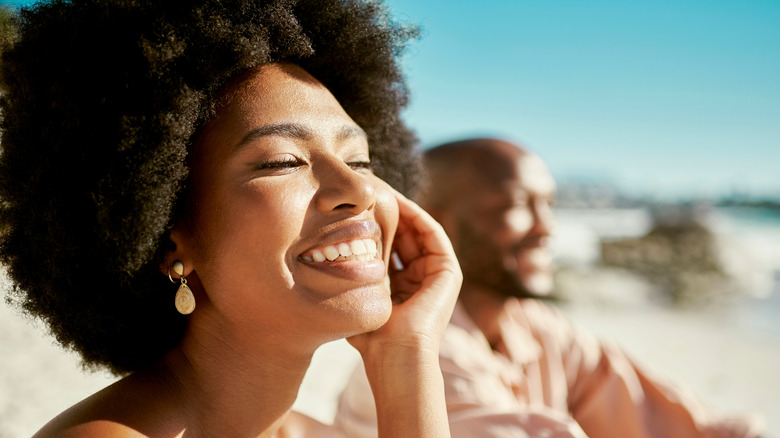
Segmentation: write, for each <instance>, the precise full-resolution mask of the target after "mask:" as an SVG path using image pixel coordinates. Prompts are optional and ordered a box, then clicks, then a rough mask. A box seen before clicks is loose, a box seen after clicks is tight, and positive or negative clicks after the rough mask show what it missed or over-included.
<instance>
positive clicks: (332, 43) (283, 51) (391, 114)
mask: <svg viewBox="0 0 780 438" xmlns="http://www.w3.org/2000/svg"><path fill="white" fill-rule="evenodd" d="M15 29H16V33H15V34H14V35H10V36H8V37H7V38H4V39H3V45H4V47H3V56H2V64H1V65H0V69H1V71H0V86H2V98H1V100H0V111H2V113H1V114H2V120H1V123H2V124H1V125H0V127H1V128H2V137H1V139H0V141H1V142H0V262H2V263H3V264H4V265H5V266H6V267H7V269H8V275H9V276H10V278H11V279H12V282H13V286H12V289H11V290H10V291H9V293H8V298H7V299H8V301H10V302H12V303H13V304H15V305H18V306H20V307H22V308H23V309H24V311H25V312H27V313H28V314H30V315H34V316H36V317H39V318H41V319H43V320H44V321H45V322H46V323H47V324H48V326H49V328H50V331H51V333H52V334H53V335H54V336H55V337H56V339H57V340H58V341H59V342H60V343H61V344H62V345H63V346H64V347H66V348H68V349H73V350H76V351H77V352H79V353H80V355H81V357H82V359H83V362H84V364H85V365H87V366H93V367H94V366H105V367H107V368H109V369H110V370H112V371H114V372H116V373H124V372H130V371H133V370H136V369H139V368H141V367H143V366H146V365H148V364H150V363H152V362H153V361H155V360H157V359H159V358H160V357H161V356H162V355H163V354H164V353H165V352H166V351H168V350H169V349H170V348H172V347H173V346H175V345H176V344H178V343H179V342H180V340H181V337H182V335H183V333H184V328H185V326H186V317H184V316H182V315H179V314H178V313H177V312H176V311H175V309H174V308H173V305H172V297H173V291H175V289H176V285H172V284H170V283H169V282H168V279H167V278H166V277H165V276H164V275H162V274H161V273H160V270H159V266H160V265H161V263H162V261H163V259H164V256H165V253H166V252H167V251H168V250H169V249H170V248H171V246H170V245H172V244H171V243H170V241H169V239H168V235H167V233H168V231H169V230H170V228H171V227H172V225H173V223H174V222H175V219H176V216H177V212H178V211H180V210H181V209H182V208H183V205H185V204H186V193H187V184H188V182H187V177H188V164H187V154H188V149H189V148H190V146H191V145H192V144H193V140H194V137H195V136H196V135H197V134H198V132H199V129H200V128H202V127H203V125H204V124H205V123H206V122H207V121H208V120H209V119H210V118H211V117H213V116H214V111H215V109H214V108H215V103H214V102H215V98H216V96H217V95H218V93H219V91H220V90H221V89H223V88H224V87H225V86H226V84H228V83H229V81H230V80H231V79H232V78H235V77H237V76H238V75H240V74H242V73H244V72H246V71H248V70H250V69H253V68H257V67H259V66H262V65H264V64H268V63H273V62H289V63H293V64H297V65H299V66H301V67H302V68H304V69H305V70H307V71H308V72H309V73H310V74H312V75H313V76H314V77H316V78H317V79H318V80H319V81H320V82H322V83H323V84H324V85H325V86H326V87H327V88H328V89H329V90H330V91H331V93H332V94H333V95H334V96H335V97H336V99H337V100H338V101H339V102H340V103H341V105H342V106H343V108H344V109H345V110H346V111H347V113H348V114H349V115H350V116H351V117H352V119H353V120H355V122H356V123H358V124H359V125H360V126H361V127H362V128H363V129H364V130H365V131H366V133H367V134H368V137H369V144H370V145H371V155H372V157H371V159H372V163H373V166H374V171H375V172H376V174H377V175H378V176H380V177H381V178H383V179H385V180H386V181H387V182H389V183H390V184H391V185H393V186H395V187H396V188H398V189H399V190H401V191H408V190H409V189H411V188H412V185H413V183H414V181H415V176H414V175H415V169H416V168H417V162H416V156H415V155H416V150H415V145H416V139H415V137H414V135H413V134H412V132H411V131H410V130H408V129H407V128H406V127H405V125H404V123H403V122H402V120H401V118H400V111H401V110H402V109H403V107H404V106H405V105H406V103H407V89H406V86H405V83H404V80H403V76H402V74H401V72H400V68H399V65H398V64H399V63H398V58H399V56H400V55H401V53H402V52H403V50H404V48H405V45H406V44H407V43H408V42H409V41H410V39H413V38H415V37H416V35H417V30H416V28H414V27H413V26H409V25H405V24H401V23H397V22H394V21H393V20H391V18H390V17H389V14H388V12H387V10H386V9H385V8H384V7H383V6H382V5H381V4H380V3H378V2H376V1H358V0H300V1H292V0H267V1H263V0H189V1H186V2H182V1H173V0H172V1H155V0H71V1H65V0H55V1H51V2H45V3H43V2H42V3H37V4H36V5H34V6H33V7H30V8H22V9H21V10H20V11H19V12H18V16H17V18H16V23H15Z"/></svg>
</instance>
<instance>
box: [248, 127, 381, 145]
mask: <svg viewBox="0 0 780 438" xmlns="http://www.w3.org/2000/svg"><path fill="white" fill-rule="evenodd" d="M272 135H279V136H282V137H289V138H297V139H301V140H309V139H311V138H312V137H314V130H312V129H311V128H310V127H308V126H305V125H301V124H298V123H273V124H270V125H263V126H258V127H257V128H254V129H252V130H251V131H249V132H248V133H247V134H246V135H245V136H244V138H242V139H241V141H240V142H238V144H236V146H235V147H234V148H233V152H238V151H239V150H241V149H242V148H243V147H244V146H246V145H248V144H251V143H252V142H254V141H255V140H257V139H259V138H262V137H268V136H272ZM354 137H365V138H367V137H368V135H367V134H366V132H365V131H364V130H363V128H361V127H359V126H357V125H343V126H341V127H340V128H339V129H338V130H337V131H336V138H337V139H338V140H346V139H349V138H354Z"/></svg>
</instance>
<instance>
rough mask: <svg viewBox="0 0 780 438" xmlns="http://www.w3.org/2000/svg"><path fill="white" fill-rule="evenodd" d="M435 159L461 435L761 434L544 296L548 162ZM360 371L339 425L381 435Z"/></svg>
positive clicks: (450, 390) (446, 152) (431, 182)
mask: <svg viewBox="0 0 780 438" xmlns="http://www.w3.org/2000/svg"><path fill="white" fill-rule="evenodd" d="M424 162H425V167H426V169H427V171H428V181H427V184H426V185H425V186H424V187H423V189H422V191H421V193H420V194H419V195H418V201H419V203H420V205H422V206H423V207H424V208H426V209H427V210H428V211H429V212H430V213H431V214H432V215H433V217H434V218H436V219H437V220H438V221H439V222H440V223H441V224H442V226H443V227H444V229H445V231H447V233H448V235H449V236H450V238H451V240H452V243H453V246H454V248H455V252H456V254H457V256H458V258H459V260H460V263H461V267H462V270H463V277H464V279H463V286H462V289H461V293H460V297H459V302H458V305H457V307H456V309H455V313H454V314H453V317H452V320H451V322H450V326H449V327H448V329H447V332H446V333H445V335H444V338H443V339H442V343H441V347H440V363H441V368H442V373H443V376H444V381H445V390H446V397H447V407H448V412H449V421H450V427H451V431H452V435H453V436H454V437H458V436H462V437H516V436H521V437H522V436H544V437H585V436H589V437H591V438H594V437H605V438H606V437H610V438H611V437H621V438H623V437H638V438H639V437H641V438H644V437H736V436H739V437H743V436H757V429H758V428H759V426H758V425H757V424H756V421H755V420H754V419H753V420H751V419H742V418H724V417H720V416H716V415H714V414H713V413H712V412H709V411H708V410H707V409H705V408H704V407H703V406H702V405H701V404H700V402H698V401H697V400H696V399H695V398H693V397H692V396H690V395H688V394H687V393H685V392H683V391H681V390H680V389H678V388H675V387H672V386H670V385H668V384H667V383H665V382H662V381H661V380H660V379H658V378H656V377H652V376H650V375H649V374H648V373H646V372H645V371H643V370H641V369H639V367H638V366H637V365H636V364H634V363H633V362H631V361H630V360H629V359H628V358H627V357H626V356H625V354H624V353H623V352H622V351H621V350H620V349H618V348H617V347H615V346H613V345H611V344H608V343H603V342H600V341H598V340H596V339H595V338H594V337H593V336H591V335H590V334H588V333H584V332H582V331H580V330H578V329H576V328H574V327H573V326H572V325H571V324H570V322H569V321H568V320H566V319H565V318H564V317H563V316H561V315H560V314H559V313H558V312H557V311H555V310H554V309H553V308H551V307H549V306H547V305H545V304H543V303H542V302H541V301H539V300H536V299H533V297H541V296H544V295H547V294H549V293H550V292H551V291H552V288H553V281H552V257H551V255H550V249H549V237H550V234H551V233H552V231H553V227H554V222H553V215H552V209H551V204H552V201H553V198H554V196H555V182H554V180H553V178H552V177H551V175H550V173H549V172H548V170H547V168H546V166H545V165H544V163H543V162H542V160H541V159H540V158H539V157H538V156H537V155H535V154H533V153H531V152H529V151H527V150H525V149H523V148H521V147H519V146H517V145H514V144H512V143H509V142H506V141H503V140H497V139H473V140H466V141H461V142H456V143H450V144H446V145H443V146H439V147H437V148H434V149H431V150H429V151H427V152H426V154H425V156H424ZM361 374H362V370H360V369H359V370H357V371H356V373H355V375H354V376H353V378H352V379H351V381H350V382H349V384H348V386H347V388H346V389H345V391H344V393H343V394H342V397H341V400H340V403H339V412H338V414H337V417H336V421H335V423H336V425H337V426H339V427H340V428H342V429H343V430H344V431H345V433H346V434H347V436H350V437H358V436H374V434H373V433H367V432H368V431H373V430H376V426H375V425H374V422H375V421H376V420H375V416H374V415H375V414H374V413H373V410H374V407H373V405H372V404H371V394H370V388H369V387H368V384H367V382H366V380H365V377H363V376H362V375H361Z"/></svg>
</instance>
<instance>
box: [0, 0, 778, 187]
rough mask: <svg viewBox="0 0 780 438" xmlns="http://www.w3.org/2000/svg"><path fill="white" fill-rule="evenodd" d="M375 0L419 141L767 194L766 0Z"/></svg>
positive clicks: (771, 112)
mask: <svg viewBox="0 0 780 438" xmlns="http://www.w3.org/2000/svg"><path fill="white" fill-rule="evenodd" d="M6 3H19V2H18V1H12V2H6ZM387 3H388V5H389V6H390V8H391V11H392V13H393V15H394V16H395V17H397V18H398V19H401V20H402V21H407V22H411V23H417V24H420V25H421V26H422V27H423V35H422V38H421V39H420V40H419V41H417V42H415V43H414V44H413V45H412V46H411V49H410V51H409V52H408V54H407V56H406V57H405V61H404V62H405V66H406V71H407V73H408V78H409V85H410V88H411V91H412V103H411V106H410V107H409V109H408V111H407V112H406V113H405V118H406V120H407V121H408V123H409V124H410V125H411V126H412V127H413V128H414V129H415V130H416V131H417V133H418V135H419V137H420V139H421V141H422V145H423V147H429V146H432V145H434V144H436V143H438V142H442V141H447V140H453V139H457V138H461V137H466V136H477V135H479V136H483V135H490V136H500V137H505V138H508V139H511V140H515V141H518V142H522V143H524V144H525V145H527V146H528V147H530V148H531V149H533V150H535V151H537V152H538V153H539V154H540V155H541V156H542V157H543V158H544V159H545V160H546V161H547V163H548V165H549V167H550V169H551V171H552V172H553V175H554V176H555V177H557V178H558V179H559V180H561V181H565V180H569V179H572V178H576V179H586V180H596V181H603V182H610V183H613V184H615V185H617V186H618V187H620V188H622V189H623V190H625V191H626V192H629V193H634V194H636V193H640V194H651V195H652V194H657V195H659V196H661V197H672V198H676V197H691V196H719V195H722V194H728V193H732V192H734V191H736V192H740V193H750V194H753V195H755V196H770V197H773V198H780V0H726V1H723V0H642V1H638V0H625V1H608V0H489V1H475V0H387Z"/></svg>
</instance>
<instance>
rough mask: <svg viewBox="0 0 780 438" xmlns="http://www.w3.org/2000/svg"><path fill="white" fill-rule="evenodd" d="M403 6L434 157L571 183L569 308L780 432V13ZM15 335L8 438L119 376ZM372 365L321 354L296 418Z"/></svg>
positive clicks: (562, 245)
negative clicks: (532, 159) (479, 153)
mask: <svg viewBox="0 0 780 438" xmlns="http://www.w3.org/2000/svg"><path fill="white" fill-rule="evenodd" d="M20 3H25V2H18V1H16V2H14V1H10V2H9V1H6V2H0V4H3V5H5V6H7V7H16V6H17V5H19V4H20ZM387 4H388V6H389V7H390V10H391V12H392V14H393V16H394V17H396V18H397V19H399V20H401V21H405V22H409V23H416V24H419V25H421V26H422V35H421V38H420V39H419V40H418V41H416V42H415V43H413V44H412V45H411V46H410V47H409V51H408V53H407V55H406V56H405V58H404V64H405V70H406V72H407V76H408V83H409V87H410V90H411V98H412V100H411V102H410V106H409V108H408V110H407V111H406V112H405V118H406V120H407V122H408V124H409V125H410V126H411V127H412V128H414V129H415V130H416V132H417V134H418V136H419V138H420V140H421V144H422V146H423V147H431V146H434V145H436V144H439V143H441V142H445V141H450V140H456V139H460V138H464V137H474V136H491V137H502V138H506V139H509V140H512V141H516V142H519V143H522V144H524V145H525V146H527V147H528V148H530V149H532V150H534V151H535V152H537V153H538V154H539V155H540V156H541V157H542V158H543V159H544V160H545V161H546V163H547V165H548V166H549V168H550V171H551V172H552V174H553V176H554V177H555V178H556V180H557V182H558V188H559V194H558V200H557V205H556V208H555V214H556V219H557V230H556V234H555V236H554V250H555V258H556V265H557V276H556V285H557V290H556V297H557V299H558V302H557V305H559V306H560V307H561V308H563V309H564V311H565V312H566V314H567V315H569V316H571V317H572V318H573V319H574V320H575V322H577V323H578V324H580V325H582V326H585V327H586V328H588V329H590V330H592V331H594V332H596V333H597V334H599V335H600V336H602V337H605V338H610V339H613V340H616V341H618V342H619V343H620V344H621V345H622V346H623V347H624V348H625V349H626V350H627V351H628V352H629V353H630V354H631V355H633V356H635V357H636V358H637V359H638V360H639V361H640V362H641V363H644V364H645V365H646V366H647V368H649V369H651V370H655V371H657V372H659V373H661V374H663V375H665V376H666V377H668V378H669V379H670V380H672V381H674V382H677V383H679V384H682V385H686V386H688V387H690V388H691V389H692V390H693V391H694V392H696V393H697V394H699V395H700V396H701V397H702V398H703V399H705V400H707V401H708V402H710V403H711V404H713V405H714V406H715V407H717V408H719V409H721V410H724V411H734V412H743V411H755V412H759V413H761V414H762V415H763V417H764V418H765V420H766V423H767V426H768V429H767V430H768V432H769V433H768V436H770V437H771V436H775V437H776V436H780V433H779V432H780V396H778V395H777V394H780V377H778V375H777V369H778V367H780V169H778V168H779V167H780V2H778V1H777V0H748V1H744V0H743V1H737V0H710V1H695V0H679V1H671V0H657V1H649V0H641V1H640V0H634V1H625V2H608V1H604V0H586V1H583V0H555V1H538V0H523V1H516V0H515V1H508V0H502V1H491V2H473V1H465V0H458V1H444V0H426V1H417V0H390V1H388V2H387ZM0 321H1V322H0V324H2V330H0V357H3V358H4V359H3V360H2V361H0V394H3V396H2V397H0V436H25V435H29V434H30V433H32V432H33V431H34V430H36V429H37V428H38V427H39V426H40V425H42V424H43V423H44V422H45V421H46V420H48V419H49V418H51V417H52V416H53V415H56V414H57V413H58V412H59V411H61V410H62V409H64V408H65V407H67V406H69V405H70V404H72V403H73V402H75V401H78V400H79V399H81V398H83V397H84V396H86V395H88V394H89V393H91V392H93V391H95V390H97V389H99V388H100V387H102V386H104V385H105V384H106V383H108V382H110V381H112V380H113V378H112V377H111V376H107V375H103V374H100V373H98V374H85V373H83V372H81V370H80V369H79V367H78V361H77V358H76V357H75V356H73V355H70V354H66V353H63V352H61V351H60V350H59V349H57V347H55V346H53V345H52V342H53V341H51V340H50V339H49V338H47V337H45V336H44V333H45V330H43V329H42V328H35V327H33V325H32V324H31V323H30V322H28V321H24V320H23V318H22V317H21V316H19V315H18V314H17V313H16V312H15V311H13V310H11V309H9V308H8V307H7V306H2V310H0ZM339 360H341V361H342V363H344V364H345V365H344V366H343V367H341V368H343V370H344V372H342V371H341V368H339V369H337V370H336V371H334V369H333V367H332V366H330V365H327V364H330V363H332V362H333V361H339ZM354 360H356V357H354V356H353V355H352V352H351V351H350V350H349V347H347V346H346V345H345V344H343V343H335V344H333V345H328V346H326V348H323V349H322V351H321V352H318V356H315V362H314V366H313V368H312V372H311V375H310V376H307V380H306V381H305V382H304V387H303V388H302V390H301V398H300V402H299V403H298V407H299V408H300V409H301V410H304V411H306V412H308V413H310V414H312V415H314V416H315V417H317V418H320V419H322V420H323V421H328V420H329V417H330V416H331V415H332V410H333V409H334V406H333V404H332V403H330V402H331V401H332V397H333V394H334V393H335V392H337V391H338V389H339V382H341V380H340V379H341V376H342V375H343V376H344V377H346V374H347V373H348V372H349V369H350V367H349V366H348V365H349V364H352V363H354ZM325 376H327V377H325Z"/></svg>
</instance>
